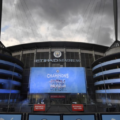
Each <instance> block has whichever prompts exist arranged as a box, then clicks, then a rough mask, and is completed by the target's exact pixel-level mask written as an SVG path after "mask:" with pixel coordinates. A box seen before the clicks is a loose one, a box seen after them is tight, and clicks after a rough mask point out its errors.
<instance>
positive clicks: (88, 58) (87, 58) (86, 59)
mask: <svg viewBox="0 0 120 120" xmlns="http://www.w3.org/2000/svg"><path fill="white" fill-rule="evenodd" d="M81 62H82V67H86V68H91V64H92V63H93V55H92V54H88V53H81Z"/></svg>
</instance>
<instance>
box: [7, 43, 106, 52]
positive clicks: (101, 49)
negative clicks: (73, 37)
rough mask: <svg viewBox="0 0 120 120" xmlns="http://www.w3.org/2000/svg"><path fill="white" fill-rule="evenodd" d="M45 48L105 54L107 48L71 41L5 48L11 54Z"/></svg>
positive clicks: (27, 44)
mask: <svg viewBox="0 0 120 120" xmlns="http://www.w3.org/2000/svg"><path fill="white" fill-rule="evenodd" d="M47 47H57V48H58V47H67V48H80V49H88V50H96V51H99V52H103V53H105V51H106V50H107V49H108V47H107V46H103V45H97V44H92V43H83V42H73V41H44V42H34V43H25V44H20V45H14V46H10V47H7V48H8V49H9V50H10V51H11V52H15V51H19V50H21V49H32V48H47Z"/></svg>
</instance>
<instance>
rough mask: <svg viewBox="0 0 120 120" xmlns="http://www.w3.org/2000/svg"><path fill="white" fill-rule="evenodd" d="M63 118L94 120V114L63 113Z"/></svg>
mask: <svg viewBox="0 0 120 120" xmlns="http://www.w3.org/2000/svg"><path fill="white" fill-rule="evenodd" d="M63 120H95V116H94V115H63Z"/></svg>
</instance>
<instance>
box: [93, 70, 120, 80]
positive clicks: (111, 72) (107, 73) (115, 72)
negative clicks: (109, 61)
mask: <svg viewBox="0 0 120 120" xmlns="http://www.w3.org/2000/svg"><path fill="white" fill-rule="evenodd" d="M118 73H120V68H117V69H112V70H107V71H103V72H99V73H97V74H95V75H94V76H93V77H94V78H95V77H98V76H103V75H109V74H118Z"/></svg>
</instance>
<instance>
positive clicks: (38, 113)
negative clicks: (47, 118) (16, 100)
mask: <svg viewBox="0 0 120 120" xmlns="http://www.w3.org/2000/svg"><path fill="white" fill-rule="evenodd" d="M42 113H43V112H42ZM42 113H27V114H26V115H27V119H26V120H29V115H51V116H55V115H58V116H60V120H62V116H61V114H45V113H43V114H42Z"/></svg>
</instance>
